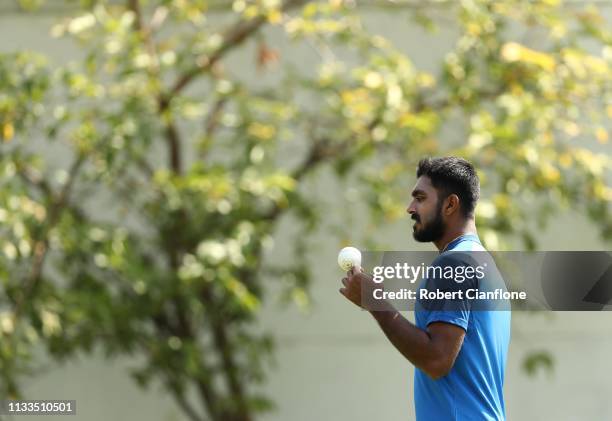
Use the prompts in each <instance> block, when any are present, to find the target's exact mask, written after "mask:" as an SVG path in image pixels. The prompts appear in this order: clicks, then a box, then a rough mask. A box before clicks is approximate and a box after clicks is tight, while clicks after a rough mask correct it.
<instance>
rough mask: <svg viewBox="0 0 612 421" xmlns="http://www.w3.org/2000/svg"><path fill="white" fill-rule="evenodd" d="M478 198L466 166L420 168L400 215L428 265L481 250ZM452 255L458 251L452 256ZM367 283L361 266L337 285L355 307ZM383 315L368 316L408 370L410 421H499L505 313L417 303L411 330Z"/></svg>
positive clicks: (443, 162) (427, 164)
mask: <svg viewBox="0 0 612 421" xmlns="http://www.w3.org/2000/svg"><path fill="white" fill-rule="evenodd" d="M479 195H480V184H479V180H478V176H477V175H476V172H475V170H474V167H473V166H472V165H471V164H470V163H469V162H467V161H466V160H464V159H461V158H456V157H444V158H427V159H423V160H421V161H420V162H419V165H418V169H417V182H416V185H415V187H414V189H413V191H412V198H413V199H412V202H411V203H410V205H409V207H408V209H407V212H408V213H409V214H410V215H411V217H412V219H413V220H415V221H416V222H415V224H414V227H413V236H414V239H415V240H417V241H419V242H433V243H434V244H435V246H436V248H437V249H438V250H439V252H440V255H439V256H438V257H437V258H436V260H435V261H434V262H433V263H432V266H434V265H440V266H447V265H450V266H456V265H457V264H458V263H465V259H463V258H459V259H457V257H455V256H457V255H458V254H459V255H461V254H463V255H465V254H470V253H467V252H471V251H485V250H484V248H483V247H482V245H481V244H480V241H479V239H478V235H477V232H476V224H475V220H474V209H475V207H476V202H477V201H478V198H479ZM457 251H462V252H463V253H454V252H457ZM493 266H494V265H493ZM497 274H498V273H497V272H496V273H495V274H493V275H490V274H488V275H487V276H488V277H490V276H495V275H497ZM499 279H501V277H499ZM485 281H486V279H481V280H479V281H477V282H478V283H479V284H480V283H483V284H484V283H485ZM371 282H372V279H371V277H370V276H369V275H367V274H365V273H363V271H362V269H361V268H352V269H351V270H350V271H349V272H347V277H345V278H343V279H342V283H343V285H344V286H343V288H341V289H340V293H342V294H343V295H344V296H345V297H346V298H348V299H349V300H350V301H352V302H353V303H355V304H357V305H358V306H360V307H361V306H363V305H364V304H362V293H361V290H362V286H363V287H364V289H365V288H367V287H369V286H371ZM446 282H447V284H448V281H446ZM475 282H476V281H475ZM454 284H455V288H463V287H464V286H465V287H467V283H463V282H462V283H459V282H457V283H454ZM425 286H426V287H427V289H428V290H429V288H430V287H434V286H435V287H442V284H441V280H439V279H424V280H423V281H422V283H421V286H420V287H425ZM447 287H448V285H447ZM476 287H478V285H476ZM451 288H452V287H451ZM387 309H388V310H387V311H371V314H372V315H373V316H374V318H375V319H376V321H377V322H378V324H379V326H380V328H381V329H382V330H383V332H384V333H385V335H386V336H387V338H388V339H389V340H390V341H391V343H392V344H393V345H394V346H395V347H396V348H397V350H398V351H399V352H400V353H401V354H402V355H403V356H404V357H406V359H408V360H409V361H410V362H411V363H412V364H414V366H415V375H414V402H415V410H416V417H417V420H419V421H438V420H439V421H450V420H469V421H472V420H495V421H501V420H505V407H504V398H503V383H504V370H505V366H506V355H507V351H508V345H509V342H510V312H509V311H476V310H474V308H473V307H472V304H471V303H470V302H468V301H467V300H465V299H464V300H463V301H460V302H457V301H450V300H441V301H439V302H438V303H436V304H434V306H433V307H431V306H427V305H423V303H420V302H419V301H417V307H416V309H415V320H416V325H413V324H412V323H410V322H409V321H408V320H407V319H405V318H404V317H403V316H402V315H401V314H400V313H399V312H397V311H395V309H394V308H393V307H392V306H391V305H388V307H387Z"/></svg>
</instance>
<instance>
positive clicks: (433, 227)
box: [407, 176, 445, 243]
mask: <svg viewBox="0 0 612 421" xmlns="http://www.w3.org/2000/svg"><path fill="white" fill-rule="evenodd" d="M442 203H443V200H438V192H437V191H436V189H435V187H434V186H433V185H432V184H431V180H430V179H429V177H426V176H421V177H419V178H418V180H417V182H416V185H415V186H414V189H413V190H412V202H410V205H409V206H408V209H407V212H408V213H409V214H410V216H411V217H412V219H413V220H414V221H416V222H415V223H414V226H413V227H412V236H413V237H414V239H415V240H416V241H419V242H421V243H427V242H431V241H436V240H439V239H440V238H442V235H443V234H444V230H445V224H444V220H443V219H442Z"/></svg>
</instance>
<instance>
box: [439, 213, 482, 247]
mask: <svg viewBox="0 0 612 421" xmlns="http://www.w3.org/2000/svg"><path fill="white" fill-rule="evenodd" d="M465 234H473V235H478V233H477V232H476V223H475V222H474V219H467V220H466V221H465V222H464V223H462V224H461V225H457V226H455V227H453V228H452V229H449V230H447V231H446V232H445V233H444V235H443V236H442V237H441V238H440V239H439V240H437V241H434V242H433V243H434V244H435V246H436V248H437V249H438V251H442V250H444V249H445V248H446V247H447V246H448V244H449V243H450V242H451V241H453V240H455V239H457V238H459V237H461V236H462V235H465Z"/></svg>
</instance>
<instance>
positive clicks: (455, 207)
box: [442, 193, 459, 216]
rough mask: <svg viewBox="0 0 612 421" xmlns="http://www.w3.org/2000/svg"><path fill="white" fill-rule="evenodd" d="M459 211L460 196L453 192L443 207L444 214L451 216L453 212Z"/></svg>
mask: <svg viewBox="0 0 612 421" xmlns="http://www.w3.org/2000/svg"><path fill="white" fill-rule="evenodd" d="M458 211H459V196H457V195H456V194H454V193H453V194H451V195H449V196H448V197H447V198H446V199H445V200H444V206H443V208H442V212H444V215H446V216H450V215H452V214H453V213H455V212H458Z"/></svg>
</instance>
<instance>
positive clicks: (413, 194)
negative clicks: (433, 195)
mask: <svg viewBox="0 0 612 421" xmlns="http://www.w3.org/2000/svg"><path fill="white" fill-rule="evenodd" d="M418 195H423V196H427V193H425V190H418V189H417V190H413V191H412V197H416V196H418Z"/></svg>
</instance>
